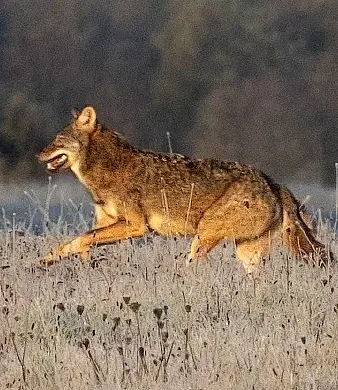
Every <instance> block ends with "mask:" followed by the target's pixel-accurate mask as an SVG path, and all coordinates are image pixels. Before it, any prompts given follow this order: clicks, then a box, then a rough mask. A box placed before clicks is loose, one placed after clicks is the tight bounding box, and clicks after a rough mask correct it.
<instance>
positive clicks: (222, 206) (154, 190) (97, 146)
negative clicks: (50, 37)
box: [37, 106, 333, 273]
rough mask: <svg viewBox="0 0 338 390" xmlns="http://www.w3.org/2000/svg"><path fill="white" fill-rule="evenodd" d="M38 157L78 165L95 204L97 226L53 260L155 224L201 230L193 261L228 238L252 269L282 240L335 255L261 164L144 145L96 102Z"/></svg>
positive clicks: (49, 258) (162, 230) (49, 259)
mask: <svg viewBox="0 0 338 390" xmlns="http://www.w3.org/2000/svg"><path fill="white" fill-rule="evenodd" d="M37 157H38V159H39V160H40V162H42V163H44V164H47V169H48V170H49V171H53V172H55V171H59V170H64V169H70V170H71V171H72V172H73V173H74V174H75V176H76V177H77V178H78V180H79V181H80V182H81V183H82V184H83V185H84V187H85V188H86V189H87V190H88V191H89V193H90V195H91V197H92V199H93V203H94V208H95V224H94V229H93V230H90V231H88V232H86V233H84V234H82V235H80V236H78V237H76V238H74V239H73V240H71V241H69V242H66V243H64V244H62V245H60V246H59V247H58V248H56V249H54V250H52V251H51V252H50V253H49V254H48V255H46V257H45V258H44V259H43V260H42V261H41V263H42V264H43V265H45V266H48V265H50V264H53V263H54V262H57V261H59V260H61V259H62V258H65V257H67V256H68V255H69V254H72V253H77V254H79V255H80V257H81V259H82V260H84V261H85V260H87V259H88V258H89V251H90V247H91V246H93V245H101V244H110V243H114V242H116V241H118V240H122V239H126V238H133V237H141V236H143V235H144V234H145V233H146V232H147V231H148V230H149V229H150V230H153V231H155V232H156V233H158V234H160V235H165V236H168V235H169V236H170V235H183V236H193V240H192V244H191V248H190V253H189V255H188V256H187V260H186V263H187V264H190V263H193V262H196V261H198V260H200V259H202V258H204V257H205V256H206V255H207V254H208V252H209V251H210V250H211V249H212V248H214V247H215V246H216V245H217V244H218V243H219V242H220V241H222V240H231V241H233V242H234V244H235V250H236V255H237V258H238V260H240V261H241V262H242V264H243V266H244V268H245V270H246V271H247V272H248V273H251V272H253V270H254V269H255V268H256V267H257V266H258V264H259V262H260V260H261V259H262V258H263V257H264V256H266V255H267V254H268V253H269V251H270V248H271V245H272V244H273V243H275V242H276V241H278V240H280V242H282V244H284V245H285V247H286V248H288V249H289V251H291V252H292V253H293V254H295V255H296V256H298V257H302V258H304V259H306V260H308V261H310V259H311V261H316V262H319V263H320V264H327V263H328V262H329V261H332V260H333V255H332V253H331V252H330V250H329V249H328V248H327V247H326V246H325V245H324V244H322V243H320V242H318V241H317V240H316V239H315V237H314V235H313V233H312V231H311V229H310V227H309V226H308V224H307V223H306V222H305V221H304V219H303V217H302V215H301V212H302V211H301V206H300V203H299V202H298V201H297V199H296V198H295V197H294V195H293V194H292V193H291V192H290V191H289V190H288V189H287V188H286V187H284V186H280V185H279V184H277V183H276V182H275V181H274V180H273V179H271V178H270V177H268V176H267V175H265V174H264V173H263V172H261V171H260V170H258V169H256V168H254V167H252V166H250V165H245V164H240V163H238V162H227V161H220V160H216V159H200V160H193V159H190V158H188V157H186V156H182V155H179V154H166V153H157V152H153V151H145V150H140V149H137V148H135V147H133V146H132V145H130V144H129V143H128V142H127V141H126V140H125V139H124V138H123V137H122V136H121V135H120V134H118V133H117V132H115V131H113V130H109V129H106V128H105V127H104V126H103V125H102V124H101V123H100V122H99V121H98V119H97V115H96V111H95V109H94V108H93V107H92V106H87V107H85V108H83V110H82V111H78V110H73V118H72V120H71V122H70V123H69V124H68V125H67V126H66V127H64V129H63V130H62V131H61V132H60V133H59V134H58V135H57V136H56V138H55V139H54V140H53V141H52V142H51V144H49V145H48V146H46V147H45V148H44V149H43V150H42V151H41V152H40V153H39V154H38V155H37Z"/></svg>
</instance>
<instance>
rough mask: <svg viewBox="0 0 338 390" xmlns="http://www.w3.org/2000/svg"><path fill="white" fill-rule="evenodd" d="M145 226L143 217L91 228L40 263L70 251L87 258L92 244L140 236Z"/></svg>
mask: <svg viewBox="0 0 338 390" xmlns="http://www.w3.org/2000/svg"><path fill="white" fill-rule="evenodd" d="M146 230H147V227H146V223H145V220H144V218H143V217H141V218H137V219H134V220H132V221H130V220H129V221H125V220H122V221H118V222H117V223H115V224H113V225H109V226H105V227H102V228H98V229H94V230H91V231H89V232H87V233H85V234H83V235H81V236H79V237H77V238H75V239H74V240H72V241H70V242H68V243H65V244H63V245H60V246H59V247H58V248H56V249H54V250H52V252H51V253H50V254H49V255H47V256H46V257H45V258H44V259H42V260H41V262H40V263H41V265H44V266H49V265H52V264H54V263H56V262H58V261H60V260H62V259H63V258H64V257H67V256H68V255H70V254H72V253H77V254H79V255H80V257H81V260H82V261H86V260H88V258H89V249H90V247H91V246H92V245H104V244H112V243H114V242H116V241H118V240H123V239H126V238H132V237H142V236H143V234H144V233H145V232H146Z"/></svg>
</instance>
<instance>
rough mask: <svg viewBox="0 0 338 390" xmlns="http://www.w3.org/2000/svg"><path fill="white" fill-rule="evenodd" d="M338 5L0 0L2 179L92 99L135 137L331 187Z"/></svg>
mask: <svg viewBox="0 0 338 390" xmlns="http://www.w3.org/2000/svg"><path fill="white" fill-rule="evenodd" d="M337 20H338V5H337V1H336V0H307V1H303V0H276V1H273V0H269V1H264V0H261V1H259V0H257V1H255V0H234V1H233V0H227V1H225V0H212V1H211V0H184V1H182V0H114V1H107V0H95V1H93V0H81V1H80V0H68V1H61V0H51V1H49V2H48V3H44V2H42V1H40V0H30V1H29V6H28V3H27V0H5V1H4V2H1V3H0V82H1V88H0V181H1V182H3V183H4V182H5V183H18V182H20V183H21V184H22V183H24V182H25V180H29V181H31V180H36V179H41V180H44V181H46V178H47V175H46V174H45V172H44V167H41V166H40V165H39V164H38V163H37V161H36V159H35V157H34V154H35V153H36V152H38V151H39V150H40V149H41V148H42V147H43V146H45V144H47V143H48V142H49V141H50V140H51V139H52V138H53V137H54V136H55V134H56V133H57V132H58V131H60V130H61V128H62V127H63V126H64V125H66V124H67V123H68V122H69V121H70V119H71V114H70V111H71V108H72V107H78V108H81V107H82V106H84V105H85V104H91V105H93V106H94V107H95V108H96V110H97V112H98V117H99V120H100V121H101V122H103V123H104V124H106V125H107V126H109V127H111V128H113V129H115V130H116V131H118V132H120V133H123V134H124V135H125V136H126V137H127V138H128V139H129V140H130V142H132V143H133V144H134V145H136V146H138V147H142V148H147V149H157V150H163V151H168V140H167V137H166V132H170V135H171V141H172V147H173V150H174V151H175V152H178V153H182V154H188V155H190V156H192V157H199V158H200V157H217V158H221V159H225V160H237V161H241V162H245V163H249V164H253V165H255V166H256V167H258V168H260V169H262V170H263V171H264V172H265V173H267V174H269V175H271V176H272V177H274V178H275V179H276V180H277V181H279V182H282V183H297V184H300V185H302V184H304V185H312V184H316V185H319V186H321V187H333V186H334V185H335V165H334V164H335V162H336V161H337V160H338V156H337V155H338V151H337V145H338V142H337V141H338V132H337V127H338V126H337V125H338V104H337V87H338V68H337V58H338V24H337Z"/></svg>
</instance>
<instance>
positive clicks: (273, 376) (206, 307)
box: [0, 194, 338, 390]
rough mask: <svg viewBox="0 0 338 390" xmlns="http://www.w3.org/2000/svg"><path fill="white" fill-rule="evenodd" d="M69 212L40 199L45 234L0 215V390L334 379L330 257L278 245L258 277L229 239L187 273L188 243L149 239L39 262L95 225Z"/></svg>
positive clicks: (233, 385) (336, 298)
mask: <svg viewBox="0 0 338 390" xmlns="http://www.w3.org/2000/svg"><path fill="white" fill-rule="evenodd" d="M29 196H31V198H32V196H33V195H32V194H30V195H29ZM30 202H31V207H32V210H34V208H36V209H38V208H39V207H40V206H41V208H43V207H45V206H46V202H45V203H44V204H41V205H40V206H38V204H37V201H36V202H35V203H34V201H33V200H32V199H31V200H30ZM67 207H68V206H67ZM72 207H73V206H69V209H67V210H68V211H67V212H65V211H63V214H62V213H61V214H60V215H65V214H67V215H68V222H67V223H66V222H65V221H63V220H62V218H61V219H60V218H59V219H56V220H54V222H53V221H51V220H50V219H49V209H48V208H47V209H46V213H45V217H44V218H45V219H44V224H43V226H42V228H41V229H42V231H41V234H40V235H34V234H33V233H32V231H33V230H34V229H33V226H28V227H27V223H26V224H22V223H20V222H19V218H18V216H11V217H9V216H8V215H7V216H6V218H5V217H4V219H6V221H5V222H4V223H3V228H2V232H1V235H0V253H1V260H0V308H1V313H0V389H6V388H11V389H60V390H63V389H82V390H87V389H164V390H167V389H168V390H171V389H176V390H178V389H239V390H241V389H323V390H324V389H325V390H329V389H332V390H333V389H336V388H337V387H338V375H337V373H338V347H337V345H338V327H337V320H338V290H337V289H338V287H337V286H338V272H337V271H338V270H337V266H336V265H333V264H332V265H331V266H330V267H329V268H328V269H321V268H318V267H313V266H310V265H307V264H305V263H303V262H300V261H297V260H296V259H293V258H289V257H288V255H287V253H285V252H284V251H282V250H281V249H280V248H275V249H274V251H273V253H271V256H270V258H269V259H267V260H266V263H265V265H262V267H261V268H260V269H259V272H258V273H257V274H256V276H255V278H252V277H249V276H247V275H246V274H245V273H244V270H243V269H242V266H241V265H240V264H239V263H238V262H237V260H236V259H235V258H234V255H233V253H234V252H233V245H232V243H227V244H226V245H224V246H222V245H220V246H218V247H217V248H216V249H215V250H214V251H212V252H211V254H210V256H209V261H208V262H206V263H202V264H199V265H198V266H197V267H191V268H186V267H185V263H184V261H185V255H186V253H187V251H188V248H189V242H190V239H184V238H166V237H157V236H153V235H151V234H150V235H148V236H146V237H145V238H142V239H139V240H133V241H130V240H126V241H122V242H119V243H116V244H115V245H111V246H106V247H100V248H95V249H94V250H93V254H92V262H91V263H88V264H82V263H80V262H79V261H78V260H77V259H76V258H74V259H70V260H67V261H64V262H62V263H59V264H56V265H55V266H53V267H51V268H50V269H49V270H44V269H41V268H37V267H35V265H36V264H37V263H38V261H39V259H41V257H42V256H43V255H44V254H45V253H46V252H47V251H48V250H49V249H50V248H51V247H52V246H54V245H55V244H57V243H58V241H62V240H64V239H65V237H66V236H68V235H70V236H71V235H73V234H75V233H76V232H78V231H83V230H85V229H86V228H88V226H89V225H90V220H89V219H88V218H87V216H84V215H85V212H84V211H83V209H82V208H81V207H78V208H76V207H75V206H74V207H73V208H72ZM62 210H65V208H63V209H62ZM69 210H73V211H69ZM26 211H27V213H28V214H27V215H28V216H29V218H33V217H34V215H35V214H34V212H33V211H29V210H28V209H27V210H26ZM40 211H41V210H40ZM59 211H60V210H59ZM86 212H87V211H86ZM87 214H88V215H90V210H89V211H88V213H87ZM319 222H320V223H319V226H318V228H319V231H318V234H319V237H320V238H321V239H322V240H323V241H324V242H329V241H332V250H333V252H334V254H335V255H336V256H337V252H338V248H337V241H336V239H335V237H334V235H333V233H332V231H331V230H329V229H328V227H327V226H326V224H325V223H323V222H322V220H320V221H319ZM87 223H88V226H86V224H87ZM28 225H29V224H28ZM31 225H32V224H31ZM13 227H14V228H13Z"/></svg>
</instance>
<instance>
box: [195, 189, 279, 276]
mask: <svg viewBox="0 0 338 390" xmlns="http://www.w3.org/2000/svg"><path fill="white" fill-rule="evenodd" d="M279 217H280V207H279V203H278V201H277V200H276V198H275V196H274V194H273V193H272V192H269V191H268V189H265V191H263V190H262V191H258V190H257V189H256V188H255V187H254V186H253V184H252V183H234V184H233V185H232V186H231V187H230V188H229V189H228V191H226V193H225V194H224V195H223V196H222V197H221V198H220V199H218V200H217V201H216V202H214V203H213V204H212V205H211V206H210V207H209V208H208V209H207V210H206V211H205V212H204V214H203V216H202V218H201V220H200V221H199V224H198V227H197V234H196V236H195V238H194V240H193V242H192V245H191V250H190V254H189V256H188V258H187V265H188V264H190V263H191V262H192V261H194V260H199V259H200V258H202V257H203V256H205V255H206V254H207V253H208V252H209V251H210V250H211V249H212V248H213V247H214V246H215V245H217V244H218V242H220V241H221V240H223V239H226V240H234V241H235V242H241V243H242V245H240V247H239V254H240V257H241V258H243V259H245V261H243V262H246V263H248V266H247V267H246V268H248V269H249V268H250V267H251V266H250V263H252V262H253V263H255V264H256V263H257V262H258V261H259V259H260V257H261V255H262V253H263V249H265V247H266V246H267V244H266V242H267V240H266V239H264V240H263V239H261V238H260V237H261V236H263V237H265V235H267V236H269V233H268V232H269V230H270V229H275V228H276V225H277V224H278V223H279ZM248 253H251V255H250V256H248ZM252 253H254V254H253V255H252ZM249 258H250V260H248V259H249Z"/></svg>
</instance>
